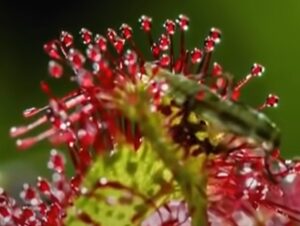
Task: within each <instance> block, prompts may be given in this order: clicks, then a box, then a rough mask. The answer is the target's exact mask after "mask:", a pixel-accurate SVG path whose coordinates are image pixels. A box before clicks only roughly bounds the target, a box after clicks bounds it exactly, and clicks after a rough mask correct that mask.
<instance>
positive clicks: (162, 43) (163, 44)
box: [159, 34, 170, 51]
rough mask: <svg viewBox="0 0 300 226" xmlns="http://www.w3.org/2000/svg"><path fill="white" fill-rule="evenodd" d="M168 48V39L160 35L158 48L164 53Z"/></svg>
mask: <svg viewBox="0 0 300 226" xmlns="http://www.w3.org/2000/svg"><path fill="white" fill-rule="evenodd" d="M169 46H170V38H169V37H168V36H166V35H165V34H162V35H161V37H160V39H159V48H160V49H161V50H162V51H166V50H168V49H169Z"/></svg>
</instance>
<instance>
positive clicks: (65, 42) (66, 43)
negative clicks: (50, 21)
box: [60, 31, 74, 48]
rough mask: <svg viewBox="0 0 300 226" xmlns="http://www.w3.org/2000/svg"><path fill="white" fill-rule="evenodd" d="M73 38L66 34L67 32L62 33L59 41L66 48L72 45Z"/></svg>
mask: <svg viewBox="0 0 300 226" xmlns="http://www.w3.org/2000/svg"><path fill="white" fill-rule="evenodd" d="M73 40H74V38H73V36H72V35H71V34H70V33H69V32H67V31H62V32H61V33H60V41H61V43H62V44H63V46H64V47H66V48H68V47H70V46H71V45H72V44H73Z"/></svg>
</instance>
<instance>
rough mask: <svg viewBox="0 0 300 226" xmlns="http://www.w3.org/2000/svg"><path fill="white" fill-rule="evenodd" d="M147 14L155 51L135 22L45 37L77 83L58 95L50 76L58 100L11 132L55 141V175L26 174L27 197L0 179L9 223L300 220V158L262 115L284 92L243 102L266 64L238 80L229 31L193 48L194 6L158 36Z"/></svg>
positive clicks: (257, 224) (188, 224) (131, 225)
mask: <svg viewBox="0 0 300 226" xmlns="http://www.w3.org/2000/svg"><path fill="white" fill-rule="evenodd" d="M139 23H140V28H141V30H142V31H143V32H144V33H145V43H148V44H145V45H149V52H147V53H144V52H143V51H141V49H142V48H139V47H138V46H137V44H136V42H135V40H134V34H133V31H132V28H131V27H130V26H129V25H127V24H122V25H121V27H120V29H119V30H118V31H116V30H114V29H112V28H108V29H107V33H106V34H103V35H100V34H96V33H92V32H91V31H89V30H88V29H86V28H82V29H81V31H80V36H81V41H82V44H80V45H78V46H80V47H78V48H77V47H76V45H75V43H77V41H75V38H74V37H73V35H72V34H71V33H69V32H67V31H62V32H61V34H60V36H59V38H57V39H54V40H52V41H50V42H48V43H46V44H45V45H44V50H45V52H46V53H47V54H48V55H49V57H50V61H49V65H48V70H49V74H50V75H51V77H52V78H53V79H60V78H61V77H66V78H69V80H70V82H72V83H73V84H75V86H76V88H74V89H73V90H66V92H65V93H66V94H65V95H64V96H62V97H58V96H56V95H55V93H53V92H52V89H51V87H50V86H49V85H48V84H47V83H46V82H41V89H42V91H43V92H44V93H45V94H46V95H47V96H48V98H49V102H48V103H47V104H45V106H44V107H40V108H35V107H32V108H29V109H27V110H25V111H24V112H23V115H24V117H25V118H26V119H28V121H29V122H28V123H27V124H26V125H23V126H17V127H13V128H12V129H11V131H10V134H11V136H12V137H14V138H16V144H17V146H18V148H19V149H29V148H30V147H31V146H33V145H35V144H36V143H38V142H40V141H43V140H48V141H49V142H50V144H51V146H52V147H51V148H50V149H51V151H50V159H49V161H48V163H47V166H48V168H49V169H50V170H51V171H52V172H53V173H52V178H48V179H47V178H42V177H38V178H37V181H36V184H27V183H24V185H23V189H22V190H21V192H20V198H21V201H18V200H17V199H15V198H13V197H11V196H10V195H9V194H8V193H7V192H5V191H4V189H1V188H0V224H1V225H4V226H62V225H70V226H84V225H93V226H100V225H101V226H202V225H212V226H218V225H241V226H243V225H253V226H262V225H268V226H278V225H289V226H292V225H299V222H300V198H299V194H298V191H299V190H298V189H299V186H300V184H298V183H300V180H299V171H300V164H299V162H298V161H297V160H286V159H284V158H283V157H282V156H281V152H280V130H279V128H278V127H277V126H276V124H275V123H274V122H273V121H272V120H271V119H270V118H268V116H267V115H265V114H264V113H263V111H264V109H265V108H268V107H276V106H277V105H278V101H279V98H278V96H276V95H274V94H269V95H268V96H267V97H266V100H265V101H262V102H261V104H260V105H259V106H254V107H253V106H248V105H247V104H246V103H241V102H240V101H239V98H240V96H241V95H242V90H243V89H244V87H245V85H246V84H247V83H248V82H250V81H251V82H256V81H252V79H254V80H256V78H258V77H260V76H262V75H263V73H264V67H263V66H262V65H261V64H258V63H253V64H252V65H251V64H250V67H249V71H248V73H247V75H246V76H245V78H244V79H242V80H241V81H236V80H235V79H234V77H233V76H232V75H231V74H230V73H228V72H227V69H226V70H223V68H222V66H221V65H220V64H218V63H217V62H213V53H214V51H215V49H216V48H217V45H218V44H219V43H220V42H221V31H220V30H219V29H218V28H211V30H210V31H209V32H208V36H207V37H206V38H205V40H204V42H203V44H202V45H200V46H197V47H195V48H194V49H191V50H190V49H187V48H186V37H187V35H186V33H187V31H188V29H189V18H188V17H187V16H185V15H179V17H178V18H177V19H176V20H169V19H168V20H166V21H165V23H164V26H163V27H164V29H163V31H162V34H161V35H160V36H159V37H153V35H152V19H151V18H150V17H148V16H145V15H143V16H141V17H140V19H139ZM149 55H151V57H146V56H149ZM24 154H26V153H24ZM64 155H68V156H69V159H70V161H71V164H72V166H73V167H72V168H73V175H72V176H71V177H69V176H67V175H66V159H65V157H64ZM45 164H46V163H45Z"/></svg>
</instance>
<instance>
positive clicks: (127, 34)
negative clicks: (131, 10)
mask: <svg viewBox="0 0 300 226" xmlns="http://www.w3.org/2000/svg"><path fill="white" fill-rule="evenodd" d="M120 31H121V33H122V37H123V38H125V39H130V38H131V37H132V34H133V32H132V28H131V27H130V26H129V25H128V24H122V25H121V27H120Z"/></svg>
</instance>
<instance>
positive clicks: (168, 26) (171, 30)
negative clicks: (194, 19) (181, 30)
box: [164, 19, 176, 35]
mask: <svg viewBox="0 0 300 226" xmlns="http://www.w3.org/2000/svg"><path fill="white" fill-rule="evenodd" d="M164 28H165V30H166V33H167V34H168V35H174V34H175V29H176V23H175V22H174V21H173V20H169V19H168V20H166V22H165V23H164Z"/></svg>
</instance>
